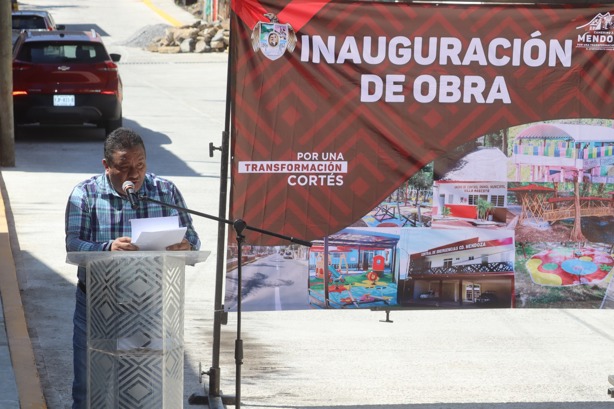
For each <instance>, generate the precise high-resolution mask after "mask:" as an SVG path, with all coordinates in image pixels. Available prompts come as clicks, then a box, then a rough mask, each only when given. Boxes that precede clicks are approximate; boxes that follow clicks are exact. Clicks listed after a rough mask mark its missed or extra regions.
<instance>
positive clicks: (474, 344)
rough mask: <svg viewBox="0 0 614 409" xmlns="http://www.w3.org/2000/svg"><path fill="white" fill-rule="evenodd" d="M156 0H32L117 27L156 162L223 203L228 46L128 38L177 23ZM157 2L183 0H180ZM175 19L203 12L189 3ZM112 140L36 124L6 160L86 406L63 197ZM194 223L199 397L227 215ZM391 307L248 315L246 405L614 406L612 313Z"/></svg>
mask: <svg viewBox="0 0 614 409" xmlns="http://www.w3.org/2000/svg"><path fill="white" fill-rule="evenodd" d="M151 3H152V2H150V1H139V0H128V1H126V0H106V1H104V2H101V1H97V0H79V1H76V0H56V1H54V2H52V4H50V3H49V2H47V1H44V0H27V1H25V2H23V3H22V4H25V5H28V6H32V7H46V8H47V9H48V10H50V11H51V12H52V13H53V14H54V16H55V19H56V21H57V23H59V24H67V25H70V24H73V25H79V24H89V25H95V26H97V27H99V28H100V29H101V30H102V31H104V32H105V33H106V34H105V37H104V40H105V43H106V44H107V46H108V48H109V49H110V50H111V51H112V52H118V53H120V54H122V60H121V62H120V72H121V75H122V77H123V80H124V86H125V103H124V125H125V126H128V127H132V128H134V129H136V130H137V131H138V132H139V133H140V134H141V135H142V136H143V137H144V139H145V144H146V146H147V150H148V151H147V154H148V166H149V170H150V171H153V172H154V173H156V174H159V175H161V176H164V177H168V178H170V179H172V180H173V181H174V182H176V184H177V185H178V187H179V188H180V189H181V191H182V193H183V195H184V197H185V199H186V202H187V203H188V206H190V207H191V208H193V209H195V210H198V211H201V212H205V213H210V214H213V215H217V212H218V199H219V185H220V180H219V174H220V158H219V152H216V155H215V157H213V158H210V157H209V148H208V145H209V142H213V143H214V144H215V145H220V143H221V134H222V131H223V130H224V115H225V98H226V67H227V65H226V62H227V58H228V55H227V54H226V53H220V54H198V55H193V54H182V55H159V54H152V53H148V52H146V51H143V50H140V49H138V48H134V47H129V46H125V45H122V44H124V43H125V41H126V40H127V39H129V38H131V36H133V35H134V33H136V32H137V31H138V29H139V28H142V27H146V26H149V25H154V24H161V23H165V22H166V21H167V20H165V18H164V15H161V14H160V13H158V12H155V10H154V9H152V7H151ZM153 3H154V4H155V3H165V4H166V6H167V7H170V6H173V5H172V3H173V0H156V1H155V2H153ZM173 7H174V6H173ZM24 8H25V7H24ZM175 13H176V14H175ZM173 17H174V18H177V19H182V21H185V22H190V21H191V19H192V17H191V16H190V15H189V14H187V13H184V12H183V11H182V10H176V11H174V12H173ZM102 138H103V135H102V133H101V131H100V130H96V129H85V128H77V129H53V128H46V129H40V130H29V131H27V132H25V133H24V134H23V135H22V137H21V138H20V139H19V140H18V141H17V143H16V155H17V159H16V162H17V166H16V167H14V168H2V169H1V177H2V180H3V181H4V184H5V185H6V190H7V193H8V197H9V199H10V203H9V204H8V206H9V208H10V216H9V221H10V223H11V224H14V229H15V232H16V238H15V237H14V238H13V241H12V245H13V250H14V255H15V263H16V267H17V272H18V277H19V282H20V285H21V288H22V292H21V295H22V300H23V303H24V307H25V312H26V319H27V324H28V329H29V333H30V337H31V340H32V344H33V347H34V353H35V357H36V361H37V367H38V369H39V373H40V377H41V382H42V384H43V388H44V393H45V398H46V400H47V406H48V408H50V409H66V408H69V407H70V405H71V398H70V385H71V382H72V341H71V337H72V312H73V308H74V292H75V285H76V268H75V266H73V265H70V264H67V263H66V253H65V247H64V209H65V205H66V199H67V198H68V195H69V193H70V191H71V189H72V187H73V186H74V185H75V184H77V183H78V182H79V181H81V180H82V179H84V178H86V177H89V176H91V175H93V174H96V173H100V172H102V170H103V168H102V164H101V159H102ZM7 210H8V209H7ZM248 222H249V221H248ZM195 227H196V229H197V231H198V232H199V233H200V235H201V241H202V242H203V246H202V250H207V251H211V253H212V254H211V256H210V257H209V259H208V260H207V261H206V262H203V263H201V264H198V265H197V266H195V267H188V268H187V271H186V301H185V343H186V344H185V388H184V402H183V405H184V407H186V408H187V407H190V406H189V405H188V396H189V395H190V394H192V393H195V392H196V393H202V388H203V384H200V383H199V364H202V368H203V370H208V369H209V367H210V365H211V358H212V352H211V348H212V346H211V345H212V336H213V335H212V331H213V301H214V300H213V296H214V286H215V268H216V257H217V254H216V250H217V249H216V243H217V224H216V223H215V222H213V221H210V220H208V219H203V218H195ZM247 240H248V241H249V237H247ZM305 280H306V278H305ZM385 318H386V316H385V314H384V312H373V311H356V310H353V311H338V310H337V311H324V310H307V311H280V312H260V313H255V312H250V313H244V314H243V315H242V323H241V324H242V332H241V338H242V340H243V342H244V363H243V365H242V375H241V379H240V387H241V397H242V405H241V407H243V408H252V409H256V408H258V409H262V408H268V409H277V408H301V409H302V408H344V409H371V408H373V409H375V408H384V409H486V408H488V409H605V408H608V409H610V408H611V407H612V404H613V403H614V402H613V401H612V399H610V397H609V396H608V395H607V388H608V375H609V374H612V373H614V325H613V322H614V312H613V311H612V310H546V309H544V310H537V309H534V310H520V309H517V310H471V311H469V310H453V311H434V310H422V311H398V312H392V313H391V315H390V319H391V320H392V321H393V322H382V321H383V320H385ZM236 324H237V317H236V314H234V313H231V314H229V319H228V325H226V326H223V327H222V351H221V355H220V364H221V365H220V366H221V387H222V390H223V392H224V394H228V395H233V394H234V393H235V380H236V379H235V359H234V345H235V338H236V332H235V331H236ZM13 364H14V365H19V363H18V362H14V363H13ZM203 381H204V382H205V383H208V378H207V376H204V377H203ZM176 407H177V408H179V407H181V403H179V402H178V403H177V406H176ZM0 408H1V406H0ZM2 409H3V408H2Z"/></svg>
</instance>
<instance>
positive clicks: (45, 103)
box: [13, 30, 123, 134]
mask: <svg viewBox="0 0 614 409" xmlns="http://www.w3.org/2000/svg"><path fill="white" fill-rule="evenodd" d="M119 60H120V55H119V54H109V53H108V52H107V49H106V47H105V46H104V44H103V42H102V38H101V37H100V35H99V34H98V33H96V32H94V31H93V30H92V31H87V32H83V31H24V32H22V33H21V34H20V35H19V38H18V39H17V41H16V42H15V46H14V47H13V106H14V117H15V125H16V126H18V125H25V124H41V125H73V124H75V125H79V124H81V125H83V124H94V125H96V126H98V127H101V128H104V129H105V132H106V133H107V134H108V133H110V132H111V131H113V130H114V129H116V128H119V127H121V126H122V99H123V86H122V81H121V78H120V75H119V69H118V66H117V62H119Z"/></svg>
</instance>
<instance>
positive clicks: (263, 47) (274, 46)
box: [252, 13, 296, 61]
mask: <svg viewBox="0 0 614 409" xmlns="http://www.w3.org/2000/svg"><path fill="white" fill-rule="evenodd" d="M264 16H265V17H267V18H268V19H269V21H270V22H269V23H266V22H263V21H259V22H258V23H256V25H255V26H254V29H253V31H252V48H253V49H254V51H255V52H257V51H258V50H260V51H262V54H264V56H265V57H267V58H268V59H269V60H272V61H275V60H276V59H278V58H280V57H281V56H282V55H284V53H285V52H286V50H288V51H289V52H292V51H294V47H295V46H296V34H295V33H294V29H293V28H292V26H291V25H290V24H281V23H279V20H278V19H277V16H276V15H275V14H272V13H267V14H265V15H264Z"/></svg>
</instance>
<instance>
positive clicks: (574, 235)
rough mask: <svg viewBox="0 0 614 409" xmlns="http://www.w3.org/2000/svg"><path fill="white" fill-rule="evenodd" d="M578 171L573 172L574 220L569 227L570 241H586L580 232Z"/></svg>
mask: <svg viewBox="0 0 614 409" xmlns="http://www.w3.org/2000/svg"><path fill="white" fill-rule="evenodd" d="M579 178H580V177H579V172H577V171H576V172H575V176H574V182H573V187H574V189H573V191H574V208H575V209H574V210H575V212H574V213H575V215H574V221H573V228H572V229H571V235H570V240H571V241H586V238H585V237H584V234H582V214H581V209H580V181H579Z"/></svg>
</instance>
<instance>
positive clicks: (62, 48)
mask: <svg viewBox="0 0 614 409" xmlns="http://www.w3.org/2000/svg"><path fill="white" fill-rule="evenodd" d="M108 58H109V57H108V54H107V52H106V50H105V49H104V47H103V45H102V44H96V43H66V42H61V43H60V42H57V43H53V42H50V43H47V42H45V43H43V42H40V43H39V42H32V43H28V44H24V47H22V48H21V50H20V52H19V55H18V56H17V59H18V60H20V61H24V62H31V63H37V64H47V63H49V64H53V63H96V62H103V61H105V60H107V59H108Z"/></svg>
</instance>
